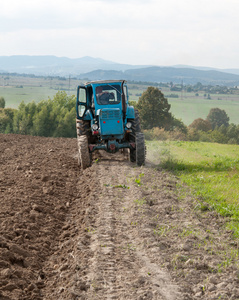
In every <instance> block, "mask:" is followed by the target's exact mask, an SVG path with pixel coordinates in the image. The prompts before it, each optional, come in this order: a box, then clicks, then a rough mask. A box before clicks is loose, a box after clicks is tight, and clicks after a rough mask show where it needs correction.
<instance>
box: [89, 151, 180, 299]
mask: <svg viewBox="0 0 239 300" xmlns="http://www.w3.org/2000/svg"><path fill="white" fill-rule="evenodd" d="M117 158H118V159H119V160H118V161H115V158H114V159H113V160H109V159H107V160H101V161H100V163H98V164H97V165H95V166H93V168H94V171H95V174H94V176H96V178H98V180H99V182H98V183H99V191H100V195H99V199H98V201H97V202H95V203H91V207H92V206H97V209H98V214H97V219H96V222H95V223H94V226H95V227H94V228H95V229H93V230H92V237H91V245H90V248H91V251H92V253H93V257H92V258H91V259H90V261H89V269H88V274H87V279H86V280H87V285H88V286H90V288H89V290H88V292H87V293H86V295H85V298H86V299H165V300H174V299H175V300H176V299H180V297H179V296H180V294H179V292H178V288H177V286H176V285H175V284H173V283H172V280H171V279H170V276H169V275H168V274H166V273H165V271H162V270H161V269H160V268H159V266H158V265H157V264H155V263H153V262H151V259H150V258H149V257H148V256H147V252H146V251H142V249H139V248H138V245H139V244H138V241H137V239H138V240H140V237H137V235H138V233H137V232H135V230H132V228H134V225H133V223H132V221H131V217H132V216H131V214H132V213H133V208H131V206H132V203H134V202H133V200H135V196H136V197H139V198H140V197H141V196H140V195H139V191H138V189H137V186H136V187H135V185H134V184H133V183H134V181H132V180H131V179H132V178H135V177H137V176H138V175H139V173H140V171H141V169H140V168H135V169H133V168H132V166H134V165H132V164H130V163H128V162H126V161H123V160H122V158H121V160H120V156H119V155H118V156H117ZM129 174H130V177H131V179H130V177H127V175H129ZM92 228H93V227H92ZM149 274H150V275H149ZM151 274H152V276H151Z"/></svg>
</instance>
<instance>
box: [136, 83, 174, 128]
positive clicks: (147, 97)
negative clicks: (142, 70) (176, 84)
mask: <svg viewBox="0 0 239 300" xmlns="http://www.w3.org/2000/svg"><path fill="white" fill-rule="evenodd" d="M170 107H171V105H170V104H168V100H167V98H165V97H164V94H163V93H162V92H161V91H160V90H159V89H158V88H155V87H152V86H151V87H148V89H147V90H146V91H145V92H144V93H143V94H142V96H141V97H140V98H139V101H138V104H137V108H138V110H139V114H140V119H141V125H142V127H143V128H144V129H151V128H153V127H159V128H169V127H170V123H171V121H172V115H171V113H170V112H169V110H170Z"/></svg>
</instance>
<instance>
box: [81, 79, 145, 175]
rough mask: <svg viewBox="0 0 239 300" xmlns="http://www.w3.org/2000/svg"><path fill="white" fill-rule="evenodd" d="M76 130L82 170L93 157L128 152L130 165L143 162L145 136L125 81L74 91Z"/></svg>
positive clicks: (95, 85)
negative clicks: (126, 150)
mask: <svg viewBox="0 0 239 300" xmlns="http://www.w3.org/2000/svg"><path fill="white" fill-rule="evenodd" d="M76 114H77V118H76V130H77V143H78V150H79V157H78V161H79V164H80V165H81V167H82V168H83V169H86V168H87V167H89V166H90V165H91V161H92V153H93V152H94V151H95V150H105V151H107V152H109V153H116V152H117V151H119V150H121V149H129V150H128V151H129V157H130V161H131V162H136V163H137V165H138V166H141V165H143V164H144V162H145V142H144V134H143V133H142V132H141V127H140V120H139V114H138V111H137V110H135V109H134V107H133V106H130V105H129V104H128V88H127V84H126V81H125V80H104V81H93V82H88V83H86V84H85V85H84V86H78V88H77V100H76Z"/></svg>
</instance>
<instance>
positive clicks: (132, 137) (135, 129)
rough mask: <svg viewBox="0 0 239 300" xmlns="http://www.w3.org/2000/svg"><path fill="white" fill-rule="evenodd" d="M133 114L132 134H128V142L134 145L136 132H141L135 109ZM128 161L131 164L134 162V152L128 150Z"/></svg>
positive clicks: (137, 113)
mask: <svg viewBox="0 0 239 300" xmlns="http://www.w3.org/2000/svg"><path fill="white" fill-rule="evenodd" d="M134 113H135V118H134V120H133V121H132V132H131V133H130V136H129V140H130V142H132V143H136V134H137V133H138V132H141V126H140V119H139V112H138V110H137V109H135V111H134ZM129 159H130V161H131V162H136V150H134V149H130V155H129Z"/></svg>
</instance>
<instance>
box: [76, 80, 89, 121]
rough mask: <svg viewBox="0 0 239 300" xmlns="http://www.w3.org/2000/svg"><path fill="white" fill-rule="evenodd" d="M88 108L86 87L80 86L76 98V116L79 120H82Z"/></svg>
mask: <svg viewBox="0 0 239 300" xmlns="http://www.w3.org/2000/svg"><path fill="white" fill-rule="evenodd" d="M86 108H87V93H86V87H85V86H78V88H77V98H76V115H77V119H80V120H82V119H83V118H84V116H85V112H86V110H87V109H86Z"/></svg>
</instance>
